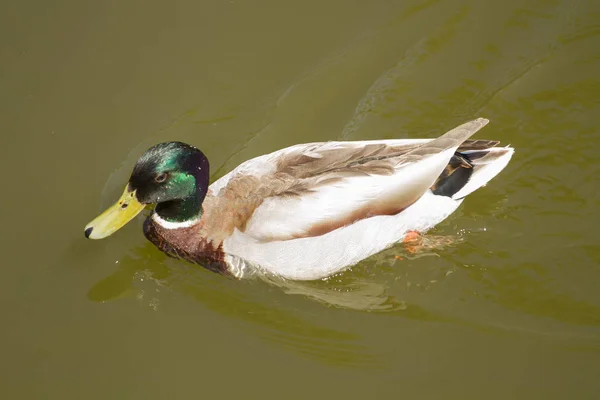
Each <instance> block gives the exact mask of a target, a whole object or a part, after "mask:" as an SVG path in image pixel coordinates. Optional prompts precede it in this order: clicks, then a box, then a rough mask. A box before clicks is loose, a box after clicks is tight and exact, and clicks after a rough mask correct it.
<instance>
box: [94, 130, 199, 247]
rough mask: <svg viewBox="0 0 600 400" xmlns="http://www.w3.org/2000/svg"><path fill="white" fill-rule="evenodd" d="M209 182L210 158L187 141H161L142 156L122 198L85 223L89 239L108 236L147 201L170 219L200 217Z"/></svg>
mask: <svg viewBox="0 0 600 400" xmlns="http://www.w3.org/2000/svg"><path fill="white" fill-rule="evenodd" d="M208 184H209V166H208V160H207V159H206V157H205V156H204V154H203V153H202V152H201V151H200V150H198V149H196V148H195V147H192V146H190V145H187V144H185V143H181V142H168V143H160V144H157V145H156V146H153V147H151V148H150V149H148V150H147V151H146V152H145V153H144V154H142V156H141V157H140V158H139V160H138V161H137V163H136V164H135V167H134V168H133V172H132V174H131V177H130V178H129V182H128V183H127V186H126V187H125V191H124V192H123V195H122V196H121V198H120V199H119V200H118V201H117V202H116V203H115V204H114V205H113V206H111V207H110V208H108V209H107V210H106V211H104V212H103V213H102V214H100V215H99V216H98V217H97V218H96V219H94V220H93V221H92V222H90V223H89V224H88V225H87V226H86V227H85V236H86V237H88V238H90V239H102V238H105V237H107V236H109V235H111V234H112V233H114V232H115V231H117V230H118V229H120V228H121V227H123V226H124V225H125V224H126V223H127V222H129V221H130V220H131V219H133V217H135V216H136V215H137V214H139V213H140V212H141V211H142V210H143V209H144V208H145V207H146V206H147V205H149V204H156V208H155V210H154V211H155V212H156V213H158V215H159V216H160V217H161V218H162V219H164V220H167V221H170V222H184V221H189V220H192V219H195V218H198V217H199V216H200V214H201V213H202V201H203V200H204V197H205V196H206V191H207V190H208Z"/></svg>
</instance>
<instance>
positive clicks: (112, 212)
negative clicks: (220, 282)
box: [84, 118, 514, 281]
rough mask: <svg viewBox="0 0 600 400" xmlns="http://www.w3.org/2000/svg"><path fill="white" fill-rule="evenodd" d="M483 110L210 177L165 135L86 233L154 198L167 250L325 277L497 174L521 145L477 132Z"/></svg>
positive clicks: (151, 231) (108, 226) (153, 236)
mask: <svg viewBox="0 0 600 400" xmlns="http://www.w3.org/2000/svg"><path fill="white" fill-rule="evenodd" d="M488 122H489V120H488V119H486V118H477V119H474V120H471V121H468V122H465V123H463V124H462V125H459V126H457V127H456V128H454V129H451V130H450V131H448V132H446V133H444V134H442V135H441V136H439V137H437V138H431V139H380V140H363V141H324V142H312V143H304V144H297V145H292V146H289V147H286V148H282V149H279V150H276V151H273V152H271V153H268V154H264V155H260V156H257V157H255V158H251V159H249V160H247V161H245V162H243V163H241V164H240V165H238V166H237V167H236V168H234V169H233V170H232V171H231V172H229V173H227V174H225V175H224V176H222V177H221V178H219V179H217V180H216V181H214V182H213V183H212V184H211V183H210V167H209V161H208V159H207V157H206V156H205V155H204V153H202V151H201V150H199V149H198V148H196V147H194V146H192V145H189V144H186V143H183V142H177V141H172V142H164V143H158V144H156V145H154V146H152V147H151V148H149V149H148V150H147V151H145V152H144V153H143V154H142V155H141V156H140V158H139V159H138V160H137V162H136V163H135V166H134V167H133V171H132V173H131V176H130V178H129V181H128V182H127V184H126V186H125V190H124V191H123V194H122V195H121V197H120V198H119V199H118V201H117V202H116V203H114V204H113V205H112V206H111V207H109V208H108V209H106V210H105V211H104V212H103V213H101V214H100V215H99V216H98V217H96V218H95V219H94V220H92V221H91V222H90V223H89V224H88V225H86V226H85V229H84V232H85V236H86V237H87V238H89V239H102V238H106V237H108V236H110V235H111V234H113V233H114V232H116V231H117V230H119V229H120V228H121V227H123V226H124V225H125V224H127V223H128V222H129V221H131V220H132V219H133V218H134V217H135V216H136V215H138V214H139V213H140V212H141V211H142V210H144V209H145V208H146V207H148V206H150V207H151V206H154V208H153V209H152V211H151V213H150V214H149V215H148V217H147V218H146V219H145V221H144V224H143V232H144V235H145V237H146V238H147V239H148V240H149V241H150V242H151V243H153V244H154V245H155V246H156V247H157V248H158V249H159V250H161V251H162V252H164V253H165V254H167V255H169V256H171V257H175V258H178V259H181V260H184V261H187V262H190V263H194V264H198V265H201V266H202V267H205V268H207V269H209V270H211V271H213V272H216V273H220V274H223V275H227V276H231V277H234V278H237V279H243V278H247V277H250V276H253V275H255V274H257V273H262V274H269V275H270V276H277V277H280V278H282V279H284V280H297V281H310V280H319V279H326V278H328V277H330V276H332V275H335V274H337V273H340V272H342V271H344V270H346V269H349V268H350V267H352V266H354V265H356V264H358V263H359V262H360V261H362V260H364V259H366V258H368V257H370V256H372V255H375V254H377V253H379V252H381V251H383V250H385V249H387V248H389V247H391V246H394V245H395V244H397V243H399V242H401V241H402V240H403V238H405V237H407V235H409V234H411V233H415V232H416V233H418V234H425V233H426V232H427V231H428V230H430V229H431V228H433V227H434V226H436V225H437V224H439V223H440V222H442V221H443V220H445V219H446V218H448V217H449V216H450V215H451V214H452V213H453V212H454V211H455V210H456V209H457V208H458V207H459V206H460V205H461V203H462V202H463V201H464V199H465V197H466V196H468V195H470V194H471V193H473V192H474V191H476V190H477V189H479V188H481V187H483V186H485V185H486V184H487V183H488V182H489V181H490V180H491V179H492V178H494V177H495V176H496V175H498V174H499V173H500V172H501V171H502V170H503V169H504V168H505V167H506V166H507V164H508V163H509V161H510V159H511V157H512V155H513V153H514V148H513V147H510V146H505V147H500V146H498V144H499V141H496V140H474V139H470V138H471V136H472V135H474V134H475V133H476V132H477V131H479V130H480V129H481V128H483V127H484V126H485V125H487V124H488Z"/></svg>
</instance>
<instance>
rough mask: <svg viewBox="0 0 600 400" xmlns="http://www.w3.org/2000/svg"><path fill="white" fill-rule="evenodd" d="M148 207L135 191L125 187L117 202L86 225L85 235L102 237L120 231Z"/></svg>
mask: <svg viewBox="0 0 600 400" xmlns="http://www.w3.org/2000/svg"><path fill="white" fill-rule="evenodd" d="M144 207H146V204H142V203H140V202H139V201H138V200H137V198H136V197H135V191H129V190H128V188H127V187H125V191H124V192H123V195H122V196H121V198H120V199H119V201H117V202H116V203H115V204H113V205H112V206H111V207H110V208H108V209H107V210H106V211H104V212H103V213H102V214H100V215H99V216H97V217H96V219H94V220H93V221H92V222H90V223H89V224H87V225H86V227H85V237H87V238H90V239H102V238H105V237H107V236H110V235H112V234H113V233H114V232H116V231H118V230H119V229H121V228H122V227H123V225H125V224H126V223H128V222H129V221H131V220H132V219H133V217H135V216H136V215H138V214H139V213H140V212H141V211H142V210H143V209H144Z"/></svg>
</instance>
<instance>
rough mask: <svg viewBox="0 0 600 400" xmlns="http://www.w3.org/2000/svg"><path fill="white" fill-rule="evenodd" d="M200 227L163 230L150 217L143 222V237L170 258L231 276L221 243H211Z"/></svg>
mask: <svg viewBox="0 0 600 400" xmlns="http://www.w3.org/2000/svg"><path fill="white" fill-rule="evenodd" d="M201 230H202V226H201V225H194V226H191V227H189V228H179V229H165V228H163V227H161V226H160V225H158V224H157V223H156V222H154V220H153V219H152V218H151V217H148V218H147V219H146V221H145V222H144V235H145V236H146V238H147V239H148V240H149V241H150V242H152V243H153V244H154V245H155V246H156V247H158V249H159V250H161V251H162V252H164V253H165V254H167V255H168V256H170V257H174V258H179V259H182V260H186V261H188V262H191V263H194V264H198V265H200V266H202V267H204V268H206V269H208V270H210V271H213V272H217V273H219V274H223V275H231V273H230V271H229V268H228V267H227V264H226V263H225V259H224V258H225V254H224V253H223V246H222V243H216V244H215V243H212V242H209V241H208V240H206V239H205V238H204V237H203V236H202V235H201Z"/></svg>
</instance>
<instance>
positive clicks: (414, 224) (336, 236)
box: [223, 191, 462, 280]
mask: <svg viewBox="0 0 600 400" xmlns="http://www.w3.org/2000/svg"><path fill="white" fill-rule="evenodd" d="M461 202H462V200H453V199H451V198H450V197H445V196H436V195H434V194H432V193H431V191H427V192H425V194H424V195H423V196H422V197H421V198H420V199H419V200H418V201H417V202H416V203H414V204H413V205H412V206H410V207H408V208H407V209H406V210H404V211H403V212H401V213H399V214H397V215H393V216H376V217H371V218H367V219H363V220H360V221H357V222H355V223H354V224H351V225H348V226H346V227H343V228H340V229H336V230H334V231H331V232H329V233H327V234H325V235H321V236H316V237H307V238H300V239H292V240H285V241H275V242H260V241H258V240H256V239H254V238H253V237H251V236H249V235H247V234H245V233H242V232H240V231H239V230H237V229H236V230H235V231H234V233H233V235H232V236H231V237H229V238H228V239H226V240H225V242H224V243H223V250H224V251H225V252H226V253H227V254H229V255H230V256H231V257H230V258H228V261H229V263H230V264H233V265H234V266H235V271H236V273H237V274H244V273H245V272H246V273H247V270H249V269H250V270H252V269H254V268H246V267H256V268H258V269H259V270H261V269H262V270H264V271H266V272H269V273H272V274H275V275H278V276H281V277H283V278H286V279H292V280H315V279H321V278H325V277H327V276H330V275H332V274H335V273H336V272H339V271H341V270H343V269H345V268H347V267H350V266H352V265H355V264H357V263H358V262H360V261H361V260H363V259H365V258H367V257H369V256H371V255H373V254H376V253H378V252H380V251H382V250H384V249H386V248H388V247H390V246H392V245H393V244H395V243H397V242H398V241H400V240H402V239H403V237H404V235H405V234H406V232H408V231H411V230H416V231H419V232H425V231H427V230H428V229H430V228H432V227H433V226H435V225H436V224H438V223H440V222H441V221H443V220H444V219H445V218H447V217H448V216H449V215H450V214H452V213H453V212H454V211H455V210H456V208H457V207H458V206H459V205H460V204H461ZM233 265H232V266H233Z"/></svg>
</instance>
